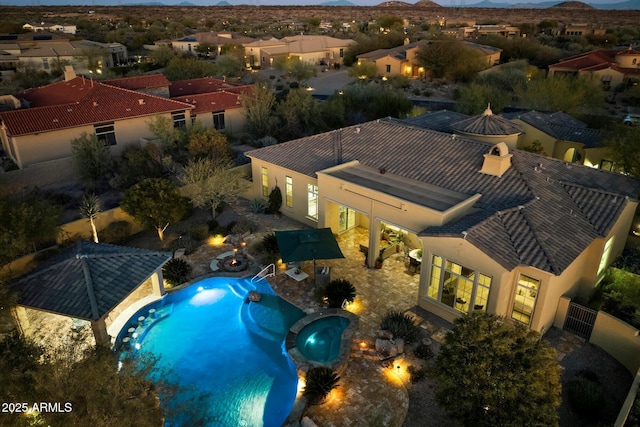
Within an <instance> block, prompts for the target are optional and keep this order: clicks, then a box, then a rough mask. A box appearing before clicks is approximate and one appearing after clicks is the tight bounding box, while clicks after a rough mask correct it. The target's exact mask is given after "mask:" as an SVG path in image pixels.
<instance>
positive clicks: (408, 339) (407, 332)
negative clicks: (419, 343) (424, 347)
mask: <svg viewBox="0 0 640 427" xmlns="http://www.w3.org/2000/svg"><path fill="white" fill-rule="evenodd" d="M380 329H384V330H387V331H389V332H391V333H392V334H393V336H394V337H399V338H402V339H403V340H404V342H405V343H406V344H410V343H412V342H415V341H416V340H417V339H418V336H419V334H420V328H418V325H416V324H415V323H414V322H413V319H412V318H411V317H410V316H409V315H407V314H404V313H403V312H401V311H388V312H387V313H386V314H385V315H384V316H383V317H382V322H380Z"/></svg>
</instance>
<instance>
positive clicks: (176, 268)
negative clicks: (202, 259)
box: [162, 258, 191, 286]
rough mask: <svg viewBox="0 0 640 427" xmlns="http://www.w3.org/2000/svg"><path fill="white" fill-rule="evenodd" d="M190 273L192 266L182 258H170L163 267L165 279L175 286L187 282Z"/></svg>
mask: <svg viewBox="0 0 640 427" xmlns="http://www.w3.org/2000/svg"><path fill="white" fill-rule="evenodd" d="M190 274H191V266H190V265H189V264H188V263H187V261H185V260H183V259H180V258H173V259H170V260H169V261H168V262H167V263H166V264H165V265H164V267H163V268H162V275H163V277H164V279H165V280H166V281H167V282H168V283H169V284H171V285H173V286H177V285H180V284H181V283H184V282H186V281H187V279H189V275H190Z"/></svg>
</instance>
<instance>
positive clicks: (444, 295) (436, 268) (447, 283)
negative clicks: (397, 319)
mask: <svg viewBox="0 0 640 427" xmlns="http://www.w3.org/2000/svg"><path fill="white" fill-rule="evenodd" d="M428 286H429V287H428V288H427V296H428V297H430V298H433V299H435V300H437V301H440V302H441V303H443V304H445V305H448V306H449V307H451V308H454V309H456V310H458V311H460V312H462V313H469V312H471V311H476V310H478V311H486V310H487V303H488V301H489V291H490V290H491V277H490V276H487V275H486V274H482V273H479V272H477V271H474V270H472V269H470V268H467V267H465V266H463V265H461V264H457V263H455V262H453V261H450V260H447V259H445V258H443V257H441V256H438V255H433V256H432V257H431V274H430V277H429V285H428Z"/></svg>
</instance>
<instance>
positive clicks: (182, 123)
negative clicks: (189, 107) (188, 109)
mask: <svg viewBox="0 0 640 427" xmlns="http://www.w3.org/2000/svg"><path fill="white" fill-rule="evenodd" d="M171 118H172V119H173V127H174V128H184V127H186V126H187V119H186V115H185V113H184V111H178V112H175V113H171Z"/></svg>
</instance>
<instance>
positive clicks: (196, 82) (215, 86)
mask: <svg viewBox="0 0 640 427" xmlns="http://www.w3.org/2000/svg"><path fill="white" fill-rule="evenodd" d="M235 86H236V85H233V84H231V83H227V82H225V81H224V80H220V79H214V78H213V77H202V78H199V79H189V80H179V81H175V82H171V86H169V96H171V97H172V98H174V97H177V96H185V95H193V94H196V93H209V92H216V91H218V90H221V89H228V88H233V87H235Z"/></svg>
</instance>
